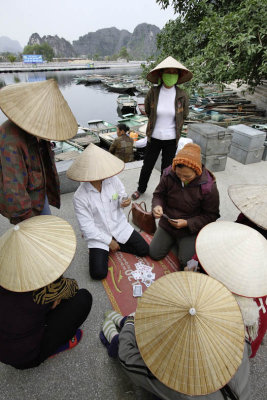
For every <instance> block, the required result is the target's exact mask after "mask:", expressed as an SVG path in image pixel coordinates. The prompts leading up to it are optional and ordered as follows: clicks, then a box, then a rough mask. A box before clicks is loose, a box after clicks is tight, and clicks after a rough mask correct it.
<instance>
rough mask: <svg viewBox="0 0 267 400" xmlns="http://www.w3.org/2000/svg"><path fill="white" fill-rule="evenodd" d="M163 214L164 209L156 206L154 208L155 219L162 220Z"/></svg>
mask: <svg viewBox="0 0 267 400" xmlns="http://www.w3.org/2000/svg"><path fill="white" fill-rule="evenodd" d="M162 214H163V209H162V207H161V206H156V207H154V208H153V215H154V217H155V218H160V217H161V216H162Z"/></svg>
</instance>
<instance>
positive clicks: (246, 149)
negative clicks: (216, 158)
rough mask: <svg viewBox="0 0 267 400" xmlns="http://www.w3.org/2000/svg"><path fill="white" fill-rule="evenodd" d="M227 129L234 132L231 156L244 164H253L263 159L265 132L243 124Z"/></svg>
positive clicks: (231, 132)
mask: <svg viewBox="0 0 267 400" xmlns="http://www.w3.org/2000/svg"><path fill="white" fill-rule="evenodd" d="M227 131H228V132H229V133H230V134H232V144H231V148H230V153H229V157H231V158H233V159H234V160H236V161H239V162H240V163H242V164H252V163H257V162H260V161H261V160H262V158H263V152H264V142H265V140H266V133H265V132H262V131H260V130H258V129H254V128H251V127H250V126H247V125H243V124H240V125H232V126H230V127H229V128H227Z"/></svg>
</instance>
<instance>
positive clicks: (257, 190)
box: [228, 185, 267, 229]
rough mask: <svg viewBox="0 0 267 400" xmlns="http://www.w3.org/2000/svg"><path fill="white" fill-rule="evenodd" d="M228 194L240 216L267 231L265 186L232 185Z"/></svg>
mask: <svg viewBox="0 0 267 400" xmlns="http://www.w3.org/2000/svg"><path fill="white" fill-rule="evenodd" d="M228 194H229V196H230V198H231V200H232V201H233V203H234V204H235V205H236V207H237V208H238V209H239V210H240V211H241V212H242V214H244V215H245V216H246V217H247V218H248V219H250V221H252V222H254V223H255V224H256V225H258V226H260V227H261V228H263V229H267V185H232V186H229V188H228Z"/></svg>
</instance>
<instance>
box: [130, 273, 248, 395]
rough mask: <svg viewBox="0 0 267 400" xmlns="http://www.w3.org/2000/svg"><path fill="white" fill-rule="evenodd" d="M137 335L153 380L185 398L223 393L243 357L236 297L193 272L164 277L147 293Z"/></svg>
mask: <svg viewBox="0 0 267 400" xmlns="http://www.w3.org/2000/svg"><path fill="white" fill-rule="evenodd" d="M135 334H136V341H137V345H138V348H139V350H140V353H141V355H142V358H143V360H144V362H145V363H146V365H147V367H148V368H149V369H150V371H151V372H152V373H153V374H154V375H155V376H156V378H157V379H158V380H159V381H160V382H162V383H163V384H164V385H166V386H168V387H169V388H171V389H173V390H176V391H178V392H180V393H185V394H188V395H205V394H208V393H212V392H215V391H217V390H218V389H220V388H221V387H223V386H224V385H225V384H226V383H227V382H229V381H230V379H231V378H232V376H233V375H234V374H235V372H236V370H237V368H238V367H239V365H240V364H241V361H242V357H243V350H244V337H245V334H244V324H243V320H242V315H241V312H240V309H239V307H238V304H237V302H236V300H235V298H234V296H233V295H232V294H231V293H230V292H229V290H228V289H227V288H226V287H225V286H223V285H222V284H221V283H220V282H218V281H216V280H215V279H212V278H210V277H209V276H207V275H204V274H199V273H196V272H174V273H172V274H168V275H165V276H164V277H162V278H160V279H158V280H157V281H156V282H155V283H153V285H152V286H150V287H149V288H148V289H147V290H146V291H145V293H144V295H143V297H142V298H141V299H140V300H139V303H138V306H137V311H136V314H135Z"/></svg>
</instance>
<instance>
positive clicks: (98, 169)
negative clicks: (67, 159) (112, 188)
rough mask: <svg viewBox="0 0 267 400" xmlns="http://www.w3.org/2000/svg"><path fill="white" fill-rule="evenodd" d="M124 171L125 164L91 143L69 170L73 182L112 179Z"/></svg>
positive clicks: (68, 175)
mask: <svg viewBox="0 0 267 400" xmlns="http://www.w3.org/2000/svg"><path fill="white" fill-rule="evenodd" d="M123 169H124V162H123V161H122V160H120V159H119V158H118V157H115V156H114V155H113V154H111V153H109V152H108V151H106V150H104V149H101V148H100V147H98V146H96V145H95V144H93V143H91V144H89V146H87V147H86V149H85V150H84V151H83V152H82V153H81V154H80V155H79V156H78V157H77V158H76V159H75V160H74V162H73V164H72V165H71V166H70V167H69V169H68V170H67V177H68V178H70V179H72V180H73V181H79V182H93V181H98V180H102V179H107V178H110V177H112V176H114V175H117V174H119V173H120V172H121V171H122V170H123Z"/></svg>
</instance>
